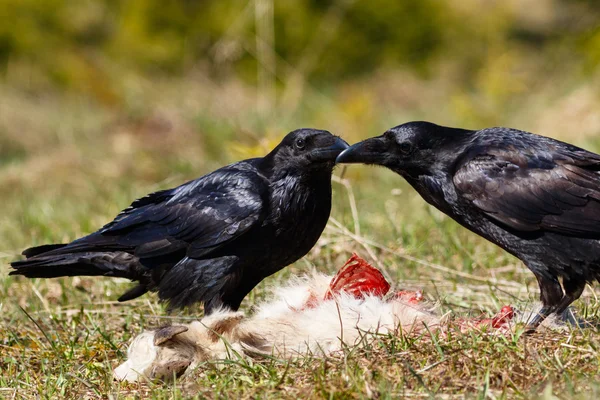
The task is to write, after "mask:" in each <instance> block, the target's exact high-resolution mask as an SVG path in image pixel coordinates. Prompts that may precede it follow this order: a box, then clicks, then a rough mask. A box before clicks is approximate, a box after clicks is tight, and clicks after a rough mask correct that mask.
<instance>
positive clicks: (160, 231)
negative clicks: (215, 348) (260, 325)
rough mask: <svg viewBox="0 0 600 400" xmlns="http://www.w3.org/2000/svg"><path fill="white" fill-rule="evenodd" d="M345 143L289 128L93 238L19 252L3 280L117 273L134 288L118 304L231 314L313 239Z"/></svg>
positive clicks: (140, 203) (147, 202)
mask: <svg viewBox="0 0 600 400" xmlns="http://www.w3.org/2000/svg"><path fill="white" fill-rule="evenodd" d="M347 147H348V144H347V143H346V142H344V141H343V140H341V139H340V138H338V137H336V136H333V135H332V134H330V133H329V132H327V131H320V130H313V129H299V130H296V131H294V132H291V133H289V134H288V135H287V136H286V137H285V138H284V139H283V141H282V142H281V143H280V144H279V145H278V146H277V147H276V148H275V149H274V150H273V151H272V152H271V153H269V154H268V155H266V156H265V157H263V158H253V159H249V160H244V161H240V162H237V163H234V164H231V165H228V166H225V167H223V168H220V169H218V170H216V171H214V172H212V173H209V174H207V175H205V176H203V177H201V178H199V179H196V180H194V181H191V182H188V183H185V184H183V185H181V186H179V187H176V188H174V189H168V190H162V191H159V192H156V193H152V194H149V195H148V196H146V197H143V198H141V199H138V200H136V201H134V202H133V203H132V204H131V206H130V207H129V208H127V209H125V210H124V211H122V212H121V213H120V214H119V215H118V216H117V217H116V218H115V219H114V220H113V221H112V222H110V223H108V224H107V225H105V226H104V227H103V228H102V229H100V230H98V231H97V232H95V233H92V234H90V235H88V236H85V237H83V238H80V239H77V240H75V241H73V242H71V243H69V244H59V245H46V246H40V247H34V248H30V249H27V250H25V251H24V252H23V255H25V256H26V257H27V258H26V259H25V260H22V261H16V262H13V263H12V267H13V268H14V269H15V270H14V271H12V272H11V275H25V276H27V277H31V278H33V277H44V278H50V277H59V276H76V275H88V276H89V275H104V276H115V277H122V278H128V279H131V280H134V281H138V282H139V285H138V286H136V287H134V288H132V289H131V290H129V291H128V292H127V293H125V294H124V295H122V296H121V297H120V299H119V300H121V301H124V300H129V299H132V298H135V297H138V296H140V295H142V294H144V293H146V292H147V291H149V290H151V291H158V294H159V297H160V298H161V299H162V300H165V301H168V302H169V307H170V308H181V307H185V306H188V305H191V304H193V303H195V302H204V305H205V312H206V313H208V312H210V311H211V310H214V309H215V308H217V307H221V306H227V307H230V308H232V309H234V310H235V309H237V308H238V307H239V305H240V303H241V301H242V299H243V298H244V297H245V296H246V295H247V294H248V292H250V290H252V288H254V286H256V284H258V283H259V282H260V281H261V280H263V279H264V278H266V277H267V276H269V275H271V274H273V273H275V272H277V271H278V270H280V269H282V268H283V267H285V266H286V265H289V264H291V263H293V262H294V261H296V260H298V259H299V258H300V257H302V256H304V255H305V254H306V253H307V252H308V251H309V250H310V249H311V248H312V247H313V245H314V244H315V243H316V241H317V239H318V238H319V236H320V235H321V232H322V231H323V229H324V228H325V225H326V223H327V220H328V218H329V213H330V210H331V173H332V170H333V167H334V165H335V164H334V162H335V157H336V156H337V155H338V154H339V153H340V152H341V151H342V150H343V149H345V148H347Z"/></svg>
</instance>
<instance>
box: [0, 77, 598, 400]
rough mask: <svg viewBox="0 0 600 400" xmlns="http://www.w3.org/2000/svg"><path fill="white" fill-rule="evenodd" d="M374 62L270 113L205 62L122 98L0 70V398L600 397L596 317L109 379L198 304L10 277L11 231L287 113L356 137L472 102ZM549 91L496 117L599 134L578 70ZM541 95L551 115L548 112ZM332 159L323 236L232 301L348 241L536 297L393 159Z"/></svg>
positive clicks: (62, 218)
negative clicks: (357, 162)
mask: <svg viewBox="0 0 600 400" xmlns="http://www.w3.org/2000/svg"><path fill="white" fill-rule="evenodd" d="M385 79H387V81H385V82H383V80H384V78H383V77H377V79H376V80H375V81H371V82H358V83H354V84H352V85H347V86H344V87H342V88H340V89H338V90H337V91H336V92H335V93H334V94H332V95H324V94H323V92H322V91H317V90H313V89H311V88H303V90H304V93H305V96H306V98H305V99H304V100H302V101H301V102H300V104H299V105H298V106H297V107H296V106H294V108H293V109H285V110H281V111H280V116H279V117H278V118H273V119H265V118H263V117H260V116H257V115H256V111H255V107H254V100H255V96H254V92H252V91H250V90H249V89H248V88H246V87H244V86H243V85H241V84H240V83H239V82H235V81H234V82H227V83H223V84H215V83H214V82H210V81H207V80H205V79H204V78H203V77H202V76H193V77H189V78H188V80H187V81H185V82H183V81H182V82H154V83H153V84H152V85H150V84H143V83H142V84H139V85H133V86H134V87H135V88H136V89H135V95H133V94H132V98H135V99H136V101H138V102H139V104H137V103H136V104H133V105H131V107H130V108H124V109H118V110H115V109H107V108H103V107H100V106H98V105H95V104H89V103H86V102H82V101H80V99H72V98H65V97H60V96H58V97H53V98H51V99H48V100H47V101H44V100H40V99H31V98H30V97H28V96H27V95H23V94H22V93H20V92H18V91H14V92H13V91H10V89H9V88H6V90H4V89H5V88H2V89H3V90H2V93H3V94H2V97H0V101H1V102H2V107H1V108H0V146H3V147H1V148H0V156H1V157H2V159H0V171H1V173H0V194H1V197H2V205H3V213H2V215H1V216H0V243H2V244H1V245H0V246H1V247H0V260H1V261H3V263H2V265H0V274H1V275H0V316H1V317H0V349H1V350H0V398H8V399H10V398H16V399H21V398H38V397H41V398H107V397H108V398H114V399H116V398H142V397H144V398H145V397H152V398H177V397H180V396H198V397H200V398H282V397H284V398H299V397H302V398H364V397H369V398H398V397H419V398H421V397H424V398H429V397H434V398H463V397H469V398H515V397H516V398H528V399H529V398H535V397H536V396H540V398H544V399H550V398H555V397H553V396H556V397H558V398H594V397H597V396H598V394H599V392H600V380H599V379H598V378H597V376H598V372H599V371H600V353H599V351H600V350H599V349H600V339H599V338H598V336H597V331H596V329H593V328H588V329H575V328H573V329H572V330H569V331H565V332H541V333H539V334H536V335H534V336H531V337H524V336H521V335H520V333H516V334H515V335H513V336H509V337H503V336H488V335H485V334H482V333H468V334H460V333H455V334H453V335H450V336H449V337H446V338H441V337H434V339H433V340H431V339H425V338H418V337H417V338H414V337H374V338H372V340H371V341H369V342H368V343H367V344H366V345H365V346H363V347H362V348H351V349H347V351H345V352H344V353H343V354H339V355H336V356H334V357H330V358H327V359H313V358H311V357H310V356H307V357H306V358H301V359H298V360H293V361H286V360H278V359H263V360H253V361H217V362H210V363H206V364H204V365H202V366H201V367H200V368H199V370H198V371H197V373H196V374H195V375H194V377H193V378H192V379H189V380H187V381H185V382H176V383H172V384H165V383H161V382H155V383H148V384H135V385H132V384H120V383H117V382H114V381H113V380H112V377H111V374H112V367H114V366H116V365H117V364H118V363H120V362H121V361H122V360H123V359H124V353H125V349H126V345H127V343H128V341H129V340H130V339H131V337H132V336H134V335H135V334H137V333H139V332H140V331H141V330H143V329H147V328H151V327H156V326H158V325H161V324H164V323H165V321H171V320H173V319H185V318H188V319H189V318H193V317H194V315H195V312H194V311H196V310H191V311H188V312H187V313H184V314H179V315H168V314H166V312H165V311H164V309H163V308H162V306H161V305H160V304H159V303H158V302H157V300H156V297H155V296H154V295H147V296H144V297H143V298H141V299H138V300H135V301H131V302H128V303H125V304H119V303H116V302H115V301H114V299H116V297H118V295H119V294H121V293H122V292H123V291H125V290H126V288H127V287H128V285H129V283H128V282H123V281H118V280H113V279H108V278H106V279H95V278H94V279H92V278H74V279H58V280H47V281H43V280H33V281H29V280H25V279H20V278H12V277H11V278H8V277H7V272H8V270H9V267H8V266H7V263H8V262H9V261H10V260H12V259H14V258H15V257H17V254H18V253H19V252H20V250H22V249H23V248H25V247H28V246H31V245H36V244H42V243H49V242H60V241H66V240H72V239H74V238H76V237H78V236H80V235H82V234H85V233H88V232H91V231H93V230H95V229H97V228H98V227H99V226H101V225H102V224H103V223H105V222H107V221H108V220H109V219H110V217H112V216H114V215H115V214H116V213H117V212H118V211H119V210H120V209H122V208H124V207H125V206H127V205H128V203H129V202H130V201H131V200H133V199H134V198H136V197H138V196H141V195H144V194H145V193H147V192H149V191H152V190H156V189H159V188H163V187H169V186H173V185H176V184H178V183H181V182H183V181H185V180H186V179H190V178H193V177H196V176H199V175H201V174H203V173H205V172H208V171H210V170H211V169H213V168H215V167H217V166H218V165H221V164H223V163H225V162H228V161H230V160H232V159H235V158H238V157H240V156H242V155H244V156H246V155H253V154H260V153H263V152H264V151H265V148H268V147H269V146H270V145H271V144H272V143H273V142H274V141H275V140H276V139H277V138H278V137H279V136H280V135H281V134H283V133H285V132H286V131H289V130H291V129H293V128H296V127H298V126H306V125H312V126H315V127H320V128H327V129H330V130H331V131H333V132H336V133H339V134H341V135H343V136H344V137H345V138H347V139H348V140H349V141H351V142H352V141H356V140H358V139H359V138H362V137H366V136H369V135H374V134H376V133H379V132H380V131H382V130H383V129H385V128H386V127H389V126H391V125H394V124H397V123H400V122H403V121H405V120H409V119H413V118H426V119H429V120H433V121H436V122H440V123H447V124H452V123H455V124H461V121H466V120H468V119H461V117H460V114H459V113H458V112H457V111H456V109H455V108H453V107H454V106H452V104H455V103H453V102H452V101H450V98H451V97H452V95H451V92H452V90H450V89H448V90H447V93H450V94H447V96H446V95H444V96H443V97H442V98H438V97H436V96H437V95H438V94H436V93H433V92H432V91H431V90H430V88H431V87H434V86H435V85H436V84H437V83H436V82H428V83H424V82H420V81H418V80H415V79H414V78H411V77H407V76H402V77H399V76H388V77H386V78H385ZM399 80H400V81H402V85H400V84H399V83H398V82H399ZM395 87H398V88H400V87H401V88H403V90H404V92H403V95H402V96H399V97H394V96H393V93H390V92H393V91H394V88H395ZM367 88H368V89H369V90H366V89H367ZM551 94H552V93H550V92H549V93H547V96H541V97H536V98H533V99H531V100H530V101H529V102H528V101H526V100H522V102H523V104H525V106H524V109H527V110H528V111H527V113H525V112H522V113H515V114H514V115H512V114H508V113H507V114H502V112H499V116H498V117H497V118H498V119H499V120H500V121H501V122H502V124H503V125H513V126H517V127H519V128H523V129H531V130H535V131H536V132H538V133H543V134H546V135H549V136H555V137H562V138H565V139H570V140H571V141H574V142H576V143H578V144H582V145H587V146H588V147H594V146H596V149H598V147H597V143H596V142H595V140H593V139H594V137H593V135H594V134H596V135H597V134H598V132H600V126H599V125H598V120H597V118H594V117H593V115H591V114H593V112H592V111H590V110H593V109H595V110H597V109H598V107H597V106H598V103H599V102H600V100H599V99H598V98H597V96H594V95H593V94H592V93H591V92H589V90H587V89H585V87H581V88H578V89H573V90H571V91H569V93H567V94H566V95H565V96H562V97H557V98H555V99H553V100H552V101H549V100H546V101H541V100H539V99H540V98H544V99H549V98H552V96H551ZM464 96H466V98H468V96H469V95H468V94H466V95H464ZM464 96H463V97H462V99H463V100H464V99H465V97H464ZM140 99H143V100H140ZM446 101H447V103H446ZM461 101H462V100H461ZM471 101H472V102H474V103H476V101H475V100H473V99H471ZM459 103H460V102H459ZM445 104H450V106H449V107H448V108H446V109H445V108H444V105H445ZM460 104H463V103H460ZM457 107H458V106H457ZM431 110H438V111H431ZM439 110H444V111H439ZM548 110H552V118H554V120H555V121H557V122H556V124H551V123H549V122H547V121H548V118H549V117H548V113H549V112H550V111H548ZM561 112H563V114H561ZM509 115H510V118H509V117H508V116H509ZM571 115H573V116H574V117H571ZM503 116H506V118H503ZM567 118H576V119H577V124H578V125H577V126H578V129H576V130H575V132H572V133H573V134H574V135H575V136H566V128H565V124H564V123H563V122H564V121H565V120H566V119H567ZM583 125H584V127H582V126H583ZM536 127H544V129H545V130H544V132H541V131H539V130H536V129H535V128H536ZM264 138H266V139H264ZM9 144H10V146H12V147H10V149H9V147H8V145H9ZM234 144H235V146H234ZM7 149H9V150H7ZM336 174H337V175H338V176H339V175H343V178H339V177H337V178H335V183H334V197H335V204H334V210H333V213H332V219H331V221H330V224H329V226H328V228H327V230H326V231H325V233H324V235H323V237H322V238H321V240H320V241H319V243H318V245H317V246H316V247H315V249H313V250H312V252H311V253H310V254H309V255H308V256H307V257H305V258H304V259H303V260H301V261H299V262H297V263H296V264H295V265H293V266H290V267H289V268H286V269H285V270H284V271H281V272H280V273H278V274H276V275H275V276H273V277H271V278H269V279H267V280H266V281H265V282H263V283H261V284H260V285H259V287H258V288H257V289H256V290H254V291H253V292H252V293H251V294H250V295H249V296H248V298H247V299H246V300H245V302H244V307H245V309H248V308H250V307H251V306H252V304H254V303H255V302H256V301H258V300H259V299H261V298H262V297H263V296H264V294H265V292H266V289H265V288H266V287H267V285H277V284H278V283H280V282H282V281H283V280H285V279H286V278H287V277H289V276H290V275H292V274H299V273H302V272H305V271H308V270H309V269H310V268H318V269H319V270H321V271H330V272H333V271H335V270H337V268H339V267H340V266H341V265H342V264H343V262H344V261H345V260H346V259H347V258H348V256H349V255H350V254H351V253H352V252H354V251H356V252H358V253H360V254H361V255H362V256H364V257H365V258H367V259H369V260H370V261H372V262H373V264H374V265H376V266H377V267H379V268H380V269H382V270H383V271H384V272H385V274H386V276H387V277H388V278H389V279H390V280H391V281H393V282H396V283H397V285H398V286H399V287H403V288H408V289H410V288H423V289H425V293H426V296H428V297H429V299H430V300H433V301H438V302H439V303H440V307H441V310H442V311H444V312H453V313H455V314H457V315H480V314H488V315H489V314H492V313H494V312H496V311H497V310H498V309H499V308H500V307H501V306H502V305H503V304H513V305H515V306H517V307H527V306H528V305H530V303H532V302H533V301H535V299H536V298H537V295H538V292H537V286H536V284H535V280H534V278H533V275H532V274H530V273H529V272H528V271H527V270H526V269H525V268H524V267H523V266H522V264H521V263H519V262H518V260H516V259H514V258H513V257H510V256H508V255H506V254H505V253H504V252H502V251H500V250H499V249H497V248H496V247H494V246H493V245H491V244H489V243H487V242H486V241H484V240H482V239H480V238H478V237H476V236H475V235H472V234H470V233H469V232H467V231H465V230H464V229H462V228H460V227H459V226H457V225H456V224H455V223H454V222H452V221H450V220H448V218H446V217H445V216H443V215H441V214H440V213H439V212H437V211H436V210H434V209H432V208H430V207H429V206H426V205H425V204H424V202H423V201H422V200H421V199H420V198H418V197H417V195H416V194H414V193H413V191H412V190H411V189H410V188H409V187H408V186H407V185H406V184H405V183H404V182H402V181H401V180H400V178H398V177H397V176H396V175H394V174H392V173H390V172H388V171H385V170H383V169H374V168H366V167H360V166H356V167H352V168H348V169H347V170H343V169H338V170H337V172H336ZM599 308H600V303H599V302H598V299H597V298H596V297H595V294H594V291H593V290H592V289H590V288H588V289H587V290H586V292H585V294H584V297H583V298H582V300H580V301H578V302H577V303H576V311H577V312H578V314H579V315H580V316H581V317H584V318H586V319H588V320H591V321H592V322H597V321H598V309H599ZM517 332H520V331H518V330H517Z"/></svg>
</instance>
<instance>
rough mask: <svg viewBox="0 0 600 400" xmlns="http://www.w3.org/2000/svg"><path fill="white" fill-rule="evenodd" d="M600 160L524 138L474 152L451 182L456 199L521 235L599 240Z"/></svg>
mask: <svg viewBox="0 0 600 400" xmlns="http://www.w3.org/2000/svg"><path fill="white" fill-rule="evenodd" d="M598 169H600V156H599V155H597V154H594V153H591V152H588V151H586V150H583V149H580V148H577V147H574V146H571V145H568V144H566V143H562V142H558V141H555V140H552V139H548V138H543V137H540V136H534V135H531V136H530V137H529V138H527V139H524V138H523V137H522V136H521V137H520V138H517V139H516V140H515V141H513V142H509V143H506V142H505V143H503V144H502V145H497V144H492V145H490V146H478V148H477V151H474V152H471V153H470V154H469V156H468V157H467V158H466V159H463V160H461V162H459V165H458V166H457V169H456V171H455V173H454V176H453V182H454V185H455V187H456V190H457V192H458V194H459V195H461V196H463V197H464V198H466V199H468V200H470V201H471V202H472V204H473V205H475V206H476V207H478V208H479V209H481V210H482V211H483V212H484V213H485V214H486V215H488V216H489V217H491V218H493V219H495V220H496V221H498V222H500V223H502V224H504V225H507V226H508V227H510V228H513V229H516V230H520V231H536V230H547V231H553V232H558V233H562V234H567V235H592V236H597V235H600V174H599V173H598V172H597V171H598Z"/></svg>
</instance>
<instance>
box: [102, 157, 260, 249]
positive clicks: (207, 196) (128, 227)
mask: <svg viewBox="0 0 600 400" xmlns="http://www.w3.org/2000/svg"><path fill="white" fill-rule="evenodd" d="M267 195H268V183H267V181H266V179H265V178H264V177H262V176H261V175H260V174H258V173H257V172H255V171H254V170H251V169H247V168H246V169H238V168H234V167H233V166H232V167H225V168H222V169H220V170H217V171H215V172H213V173H211V174H208V175H206V176H203V177H202V178H199V179H197V180H195V181H191V182H188V183H187V184H184V185H182V186H179V187H177V188H175V189H171V190H167V191H161V192H157V193H154V194H151V195H149V196H147V197H145V198H142V199H139V200H137V201H135V202H134V203H133V204H132V205H131V206H130V207H129V208H127V209H126V210H124V211H123V212H121V213H120V214H119V215H118V216H117V217H116V218H115V220H114V221H112V222H111V223H109V224H107V225H106V226H105V227H104V228H102V229H101V230H100V231H99V232H100V234H101V235H102V236H104V237H111V236H112V237H116V241H117V243H118V244H120V245H123V246H132V247H135V255H136V256H138V257H140V258H147V257H153V256H158V255H162V254H165V253H168V252H171V251H173V250H176V249H178V248H180V247H181V246H185V247H187V251H186V254H187V256H188V257H191V258H195V257H200V256H202V255H203V254H205V253H207V252H210V250H211V249H214V248H215V247H218V246H220V245H222V244H223V243H226V242H228V241H230V240H232V239H235V238H236V237H238V236H240V235H242V234H244V233H245V232H247V231H248V230H249V229H250V228H252V227H253V226H254V225H255V224H257V223H260V222H261V221H262V219H263V218H264V212H263V211H264V201H265V198H266V196H267Z"/></svg>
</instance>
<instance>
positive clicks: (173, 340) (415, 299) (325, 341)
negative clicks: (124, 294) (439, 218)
mask: <svg viewBox="0 0 600 400" xmlns="http://www.w3.org/2000/svg"><path fill="white" fill-rule="evenodd" d="M389 289H390V285H389V283H388V282H387V281H386V280H385V278H384V277H383V275H382V274H381V273H380V272H379V270H377V269H376V268H374V267H372V266H370V265H369V264H367V263H366V262H365V261H364V260H362V259H361V258H359V257H358V256H357V255H353V256H352V258H350V260H349V261H348V262H347V263H346V264H345V265H344V267H343V268H342V269H341V270H340V271H339V272H338V273H337V274H336V275H335V276H334V277H331V276H326V275H323V274H318V273H315V274H313V275H312V276H309V277H304V278H293V279H292V280H291V281H290V282H289V283H288V285H286V286H284V287H281V288H277V289H275V290H274V291H273V295H272V298H271V299H269V300H267V301H265V302H263V303H262V304H260V305H259V306H258V309H257V311H256V312H255V313H254V314H253V315H251V316H246V315H245V314H244V313H242V312H234V311H230V310H218V311H216V312H213V313H212V314H210V315H208V316H206V317H204V318H202V320H200V321H194V322H192V323H189V324H182V325H172V326H166V327H163V328H159V329H157V330H155V331H146V332H143V333H141V334H140V335H138V336H137V337H136V338H134V340H133V342H132V343H131V345H130V346H129V350H128V353H127V356H128V359H127V361H126V362H124V363H123V364H121V365H120V366H118V367H117V368H116V369H115V371H114V376H115V378H116V379H118V380H126V381H138V380H143V379H146V378H147V379H169V378H172V377H173V376H180V375H182V374H183V373H185V372H186V371H191V370H193V369H194V367H195V366H196V365H198V364H199V363H201V362H203V361H207V360H218V359H226V358H235V357H240V356H241V357H251V356H255V355H257V354H260V355H274V356H276V357H294V356H301V355H307V354H313V355H329V354H332V353H334V352H336V351H340V350H342V349H343V348H344V347H347V346H354V345H356V344H358V343H360V342H361V340H363V339H364V338H368V334H375V333H377V334H399V333H400V332H402V333H403V334H405V335H410V334H417V333H422V332H423V330H424V329H425V327H426V326H427V329H429V330H430V331H435V330H437V329H439V328H440V327H442V326H443V324H444V323H443V321H442V319H440V317H439V316H437V315H436V314H435V313H434V312H433V311H432V309H431V305H430V304H429V305H428V304H427V303H425V302H423V301H422V294H421V292H420V291H417V292H410V291H403V292H395V293H388V292H389ZM511 318H512V308H510V306H508V308H506V307H505V308H504V309H503V310H502V311H501V313H500V314H499V315H498V316H497V317H495V318H494V319H488V320H481V321H476V322H475V324H474V325H469V327H470V328H473V327H476V326H481V325H486V326H490V327H492V328H502V327H503V326H504V325H505V324H507V322H508V320H510V319H511ZM365 335H366V336H365Z"/></svg>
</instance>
